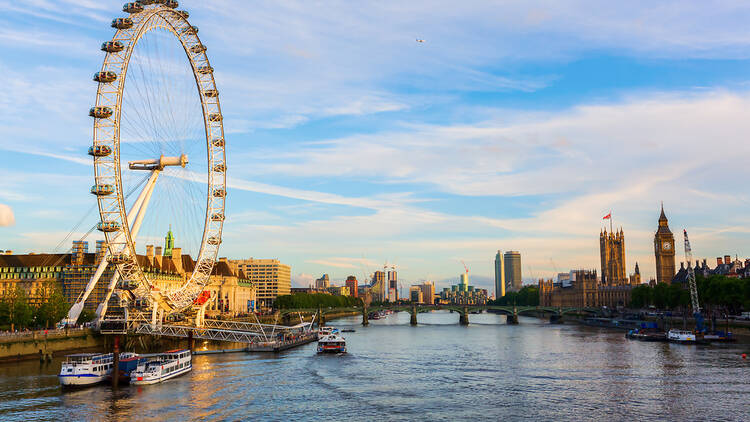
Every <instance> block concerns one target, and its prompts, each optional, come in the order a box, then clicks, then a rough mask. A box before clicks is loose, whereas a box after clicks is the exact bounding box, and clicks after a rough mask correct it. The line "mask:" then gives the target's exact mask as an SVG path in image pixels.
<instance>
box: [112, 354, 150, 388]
mask: <svg viewBox="0 0 750 422" xmlns="http://www.w3.org/2000/svg"><path fill="white" fill-rule="evenodd" d="M146 361H148V359H147V358H145V357H142V356H140V355H138V354H136V353H121V354H120V360H119V361H118V368H117V369H118V375H119V377H120V379H119V382H120V383H121V384H127V383H129V382H130V373H131V372H133V371H135V370H136V369H137V368H138V365H139V364H141V363H145V362H146Z"/></svg>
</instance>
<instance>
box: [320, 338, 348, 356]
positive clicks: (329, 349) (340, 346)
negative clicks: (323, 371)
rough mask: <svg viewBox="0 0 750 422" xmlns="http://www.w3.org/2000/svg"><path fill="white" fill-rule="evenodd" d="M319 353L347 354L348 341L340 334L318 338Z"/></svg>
mask: <svg viewBox="0 0 750 422" xmlns="http://www.w3.org/2000/svg"><path fill="white" fill-rule="evenodd" d="M318 353H346V339H345V338H343V337H341V336H340V335H339V334H330V335H327V336H325V337H321V338H318Z"/></svg>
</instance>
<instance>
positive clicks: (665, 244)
mask: <svg viewBox="0 0 750 422" xmlns="http://www.w3.org/2000/svg"><path fill="white" fill-rule="evenodd" d="M661 248H662V249H664V250H665V251H668V250H670V249H672V244H671V243H669V242H664V243H662V244H661Z"/></svg>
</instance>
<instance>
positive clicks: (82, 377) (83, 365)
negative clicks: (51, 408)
mask: <svg viewBox="0 0 750 422" xmlns="http://www.w3.org/2000/svg"><path fill="white" fill-rule="evenodd" d="M113 365H114V363H113V357H112V353H106V354H103V353H76V354H73V355H68V356H66V357H65V362H63V364H62V367H61V368H60V374H59V375H58V376H57V377H58V379H59V380H60V385H62V386H63V387H72V386H77V387H83V386H88V385H94V384H98V383H100V382H102V381H104V380H106V379H107V377H109V376H110V375H111V374H112V366H113Z"/></svg>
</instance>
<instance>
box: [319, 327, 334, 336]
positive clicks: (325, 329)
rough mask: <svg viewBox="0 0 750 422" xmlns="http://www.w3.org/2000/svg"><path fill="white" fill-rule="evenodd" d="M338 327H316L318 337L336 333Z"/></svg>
mask: <svg viewBox="0 0 750 422" xmlns="http://www.w3.org/2000/svg"><path fill="white" fill-rule="evenodd" d="M338 332H339V329H338V328H334V327H328V326H322V327H320V328H318V338H323V337H325V336H329V335H331V334H338Z"/></svg>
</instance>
